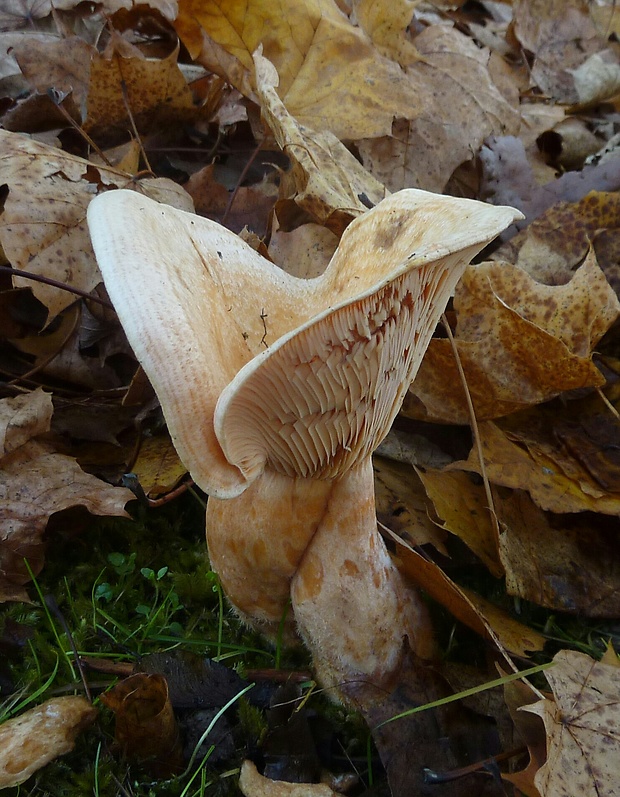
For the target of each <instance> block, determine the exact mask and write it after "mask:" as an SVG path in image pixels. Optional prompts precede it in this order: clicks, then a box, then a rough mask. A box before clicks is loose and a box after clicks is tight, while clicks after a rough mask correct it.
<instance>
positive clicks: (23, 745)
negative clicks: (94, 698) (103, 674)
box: [0, 697, 97, 789]
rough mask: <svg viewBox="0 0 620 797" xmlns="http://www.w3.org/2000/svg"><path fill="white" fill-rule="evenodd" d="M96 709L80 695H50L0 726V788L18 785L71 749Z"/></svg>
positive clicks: (90, 720)
mask: <svg viewBox="0 0 620 797" xmlns="http://www.w3.org/2000/svg"><path fill="white" fill-rule="evenodd" d="M96 716H97V709H96V708H94V707H93V706H92V705H91V704H90V703H89V702H88V700H86V699H85V698H83V697H54V698H52V699H51V700H47V701H45V703H41V705H40V706H35V708H31V709H29V710H28V711H25V712H24V713H23V714H21V715H20V716H19V717H15V718H13V719H10V720H8V721H7V722H5V723H4V724H3V725H0V789H7V788H9V787H10V786H18V785H19V784H20V783H23V782H24V781H25V780H27V779H28V778H29V777H30V776H31V775H32V774H33V773H34V772H36V771H37V770H38V769H41V767H44V766H45V765H46V764H49V762H50V761H53V760H54V759H55V758H57V757H58V756H61V755H65V753H68V752H70V751H71V750H73V747H74V745H75V739H76V737H77V735H78V734H79V733H80V732H81V731H83V730H84V729H85V728H87V727H88V726H89V725H90V724H91V723H92V722H94V720H95V717H96Z"/></svg>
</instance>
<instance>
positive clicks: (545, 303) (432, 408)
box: [403, 254, 620, 423]
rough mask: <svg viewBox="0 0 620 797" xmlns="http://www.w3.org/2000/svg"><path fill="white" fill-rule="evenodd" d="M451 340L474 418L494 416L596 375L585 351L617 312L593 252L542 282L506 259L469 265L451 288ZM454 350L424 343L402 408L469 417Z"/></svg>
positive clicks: (431, 415) (460, 419)
mask: <svg viewBox="0 0 620 797" xmlns="http://www.w3.org/2000/svg"><path fill="white" fill-rule="evenodd" d="M454 307H455V310H456V311H457V314H458V324H457V330H456V342H457V347H458V352H459V356H460V358H461V361H462V364H463V369H464V371H465V377H466V380H467V385H468V387H469V390H470V393H471V395H472V400H473V403H474V408H475V411H476V417H477V418H479V419H484V418H494V417H499V416H502V415H506V414H508V413H510V412H514V411H515V410H519V409H522V408H523V407H525V406H528V405H532V404H538V403H540V402H543V401H546V400H548V399H550V398H552V397H553V396H557V395H558V394H559V393H562V392H563V391H566V390H573V389H576V388H583V387H586V386H597V385H602V384H603V383H604V378H603V376H602V374H601V373H600V371H599V370H598V368H597V367H596V366H595V365H594V363H593V362H592V359H591V355H592V351H593V349H594V348H595V346H596V344H597V343H598V341H599V340H600V338H601V337H602V336H603V334H604V333H605V332H606V331H607V329H609V327H610V326H611V325H612V324H613V323H614V321H615V320H616V318H617V317H618V315H619V313H620V303H619V302H618V299H617V298H616V295H615V294H614V291H613V290H612V289H611V287H610V286H609V284H608V282H607V280H606V279H605V277H604V275H603V273H602V272H601V270H600V269H599V267H598V265H597V263H596V259H595V257H594V255H593V254H591V255H590V256H589V257H588V258H586V261H585V263H584V264H583V265H582V266H581V268H579V269H578V270H577V272H576V273H575V275H574V277H573V279H572V280H571V282H570V283H568V285H559V286H548V285H541V284H539V283H537V282H535V281H534V280H533V279H532V278H531V277H529V276H528V274H527V273H526V272H525V271H523V270H521V269H520V268H518V267H516V266H511V265H510V264H508V263H490V262H489V263H483V264H481V265H480V266H470V267H469V268H468V269H467V271H466V273H465V275H464V277H463V279H462V280H461V282H460V283H459V285H458V286H457V289H456V294H455V299H454ZM460 383H461V380H460V377H459V373H458V369H457V366H456V362H455V359H454V352H453V350H452V346H451V344H450V342H449V341H448V340H445V339H435V340H433V341H432V342H431V344H430V346H429V349H428V351H427V353H426V356H425V358H424V360H423V362H422V366H421V368H420V371H419V373H418V376H417V378H416V380H415V382H414V384H413V385H412V387H411V390H410V394H409V396H408V398H407V400H406V402H405V406H404V409H403V411H404V413H405V414H406V415H410V416H413V417H422V418H427V419H429V420H442V421H447V422H450V423H469V412H468V410H467V404H466V400H465V393H464V389H462V388H461V387H459V385H460Z"/></svg>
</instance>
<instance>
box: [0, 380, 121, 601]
mask: <svg viewBox="0 0 620 797" xmlns="http://www.w3.org/2000/svg"><path fill="white" fill-rule="evenodd" d="M51 415H52V398H51V395H50V394H49V393H43V391H41V390H38V391H35V392H34V393H31V394H30V395H29V396H27V397H25V396H19V397H17V398H15V399H10V398H8V399H2V400H0V419H1V420H0V429H4V430H5V432H4V446H5V448H4V452H5V453H4V454H3V455H0V464H1V466H2V467H1V470H0V523H1V527H2V531H1V532H0V601H3V600H27V594H26V592H25V590H24V589H23V585H24V584H26V583H27V582H28V581H29V579H30V575H29V573H28V570H27V568H26V566H25V564H24V559H27V560H28V562H29V564H30V567H31V569H32V571H33V572H35V573H37V572H39V571H40V570H41V567H42V566H43V541H42V536H43V532H44V531H45V527H46V525H47V521H48V518H49V516H50V515H51V514H53V513H54V512H59V511H60V510H61V509H67V508H68V507H71V506H84V507H86V508H87V509H88V510H89V511H90V512H92V513H93V514H96V515H116V516H126V512H125V510H124V506H125V504H126V503H127V501H129V500H131V499H132V498H133V494H132V493H131V492H130V491H129V490H125V489H124V488H122V487H112V486H110V485H108V484H105V482H102V481H100V480H99V479H97V478H95V476H91V475H89V474H87V473H84V471H83V470H82V469H81V468H80V467H79V465H78V464H77V462H76V461H75V459H73V457H68V456H65V455H64V454H58V453H56V452H55V451H54V450H53V448H52V446H51V445H50V444H49V443H44V442H41V441H39V440H36V439H32V438H33V437H34V435H38V434H41V433H43V432H46V431H48V430H49V423H50V419H51Z"/></svg>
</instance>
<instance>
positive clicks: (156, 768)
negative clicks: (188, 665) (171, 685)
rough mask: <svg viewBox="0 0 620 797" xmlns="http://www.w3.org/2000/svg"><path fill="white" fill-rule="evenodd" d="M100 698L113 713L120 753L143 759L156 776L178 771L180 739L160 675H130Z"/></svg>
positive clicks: (165, 775) (115, 734)
mask: <svg viewBox="0 0 620 797" xmlns="http://www.w3.org/2000/svg"><path fill="white" fill-rule="evenodd" d="M101 700H102V702H103V703H104V704H105V705H106V706H107V707H108V708H109V709H111V710H112V711H113V712H114V718H115V720H116V727H115V731H114V741H115V742H116V744H117V745H118V747H119V748H120V750H121V751H122V754H123V755H124V756H126V757H127V758H130V759H137V760H138V761H142V762H144V763H145V764H146V765H147V766H148V768H149V770H150V771H151V772H153V773H154V774H156V775H157V776H158V777H169V776H170V775H171V774H173V773H175V772H178V771H179V768H180V765H181V739H180V735H179V728H178V725H177V722H176V719H175V716H174V710H173V708H172V703H171V702H170V698H169V696H168V684H167V682H166V679H165V678H164V677H163V675H158V674H153V675H149V674H147V673H137V674H136V675H131V676H130V677H129V678H125V679H124V680H123V681H120V683H118V684H116V686H114V687H113V688H112V689H110V690H109V691H108V692H106V693H105V694H103V695H102V696H101Z"/></svg>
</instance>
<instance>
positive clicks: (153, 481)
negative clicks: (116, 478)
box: [133, 434, 187, 498]
mask: <svg viewBox="0 0 620 797" xmlns="http://www.w3.org/2000/svg"><path fill="white" fill-rule="evenodd" d="M133 472H134V473H135V474H136V476H137V477H138V481H139V482H140V486H141V487H142V489H143V490H144V492H145V493H146V495H148V496H150V497H151V498H156V497H157V496H158V495H161V494H162V493H168V492H170V490H173V489H174V487H176V485H177V484H178V483H179V481H180V480H181V479H182V478H183V476H185V474H186V473H187V468H185V466H184V465H183V464H182V463H181V461H180V459H179V455H178V454H177V452H176V450H175V448H174V446H173V445H172V441H171V440H170V436H169V435H168V434H164V435H158V436H157V437H147V438H146V439H145V440H143V441H142V443H141V445H140V451H139V452H138V458H137V459H136V461H135V462H134V465H133Z"/></svg>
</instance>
